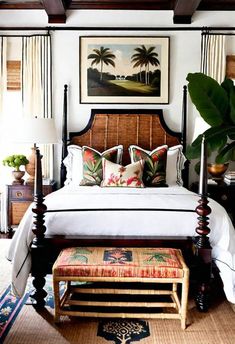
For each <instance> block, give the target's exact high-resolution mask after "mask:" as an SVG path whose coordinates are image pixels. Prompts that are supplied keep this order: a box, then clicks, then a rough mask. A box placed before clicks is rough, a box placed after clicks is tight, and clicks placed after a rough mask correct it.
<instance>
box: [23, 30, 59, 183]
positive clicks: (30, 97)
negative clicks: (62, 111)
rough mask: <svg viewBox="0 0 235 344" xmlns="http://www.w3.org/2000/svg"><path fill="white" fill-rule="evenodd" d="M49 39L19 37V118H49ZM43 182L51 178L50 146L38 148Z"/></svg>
mask: <svg viewBox="0 0 235 344" xmlns="http://www.w3.org/2000/svg"><path fill="white" fill-rule="evenodd" d="M51 95H52V89H51V37H50V36H49V35H35V36H30V37H22V101H23V115H24V116H33V117H35V116H37V117H39V118H40V117H46V118H51V116H52V110H51V107H52V105H51ZM40 150H41V152H42V155H43V159H42V169H43V175H44V178H50V179H52V178H53V151H52V145H43V146H42V147H40Z"/></svg>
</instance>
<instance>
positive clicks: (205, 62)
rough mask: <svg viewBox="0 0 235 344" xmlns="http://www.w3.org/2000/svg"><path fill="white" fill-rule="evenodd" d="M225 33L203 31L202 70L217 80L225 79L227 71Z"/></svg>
mask: <svg viewBox="0 0 235 344" xmlns="http://www.w3.org/2000/svg"><path fill="white" fill-rule="evenodd" d="M225 37H226V36H225V35H221V34H219V35H217V34H210V33H208V34H207V33H202V40H201V72H202V73H204V74H206V75H208V76H210V77H212V78H213V79H215V80H217V81H218V82H219V83H220V84H221V82H223V81H224V78H225V73H226V53H225Z"/></svg>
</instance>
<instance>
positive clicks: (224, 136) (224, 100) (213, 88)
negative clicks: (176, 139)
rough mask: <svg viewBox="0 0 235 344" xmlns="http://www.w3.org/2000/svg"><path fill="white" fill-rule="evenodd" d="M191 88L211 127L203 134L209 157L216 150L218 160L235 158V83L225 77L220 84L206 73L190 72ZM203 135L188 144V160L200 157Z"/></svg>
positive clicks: (194, 99) (199, 108) (201, 112)
mask: <svg viewBox="0 0 235 344" xmlns="http://www.w3.org/2000/svg"><path fill="white" fill-rule="evenodd" d="M187 80H188V82H189V83H188V90H189V94H190V97H191V100H192V102H193V104H194V105H195V106H196V108H197V110H198V112H199V113H200V115H201V117H202V118H203V119H204V120H205V121H206V122H207V123H208V124H209V125H210V126H211V128H209V129H207V130H206V131H205V132H204V133H203V135H204V136H205V140H206V142H207V150H208V156H209V155H210V154H211V153H212V152H216V153H217V156H216V162H217V163H225V162H228V161H229V160H235V143H234V142H233V140H235V86H234V84H233V81H232V80H230V79H225V80H224V82H222V84H221V85H220V84H219V83H218V82H217V81H216V80H214V79H213V78H211V77H209V76H207V75H205V74H203V73H189V74H188V76H187ZM201 140H202V135H199V136H198V137H197V138H196V140H194V141H193V143H192V144H191V145H189V146H188V147H187V150H186V156H187V158H188V159H190V160H191V159H196V158H199V157H200V151H201Z"/></svg>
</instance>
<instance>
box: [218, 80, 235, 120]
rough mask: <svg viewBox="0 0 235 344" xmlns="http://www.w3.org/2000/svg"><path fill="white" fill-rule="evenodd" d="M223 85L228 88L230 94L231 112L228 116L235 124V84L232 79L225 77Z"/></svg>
mask: <svg viewBox="0 0 235 344" xmlns="http://www.w3.org/2000/svg"><path fill="white" fill-rule="evenodd" d="M221 86H222V87H223V88H224V89H225V90H226V92H227V94H228V96H229V113H228V115H227V116H226V117H227V118H228V119H230V120H231V121H232V123H233V124H235V86H234V84H233V81H232V80H231V79H225V80H224V82H222V84H221Z"/></svg>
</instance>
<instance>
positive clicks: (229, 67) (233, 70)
mask: <svg viewBox="0 0 235 344" xmlns="http://www.w3.org/2000/svg"><path fill="white" fill-rule="evenodd" d="M226 76H227V77H228V78H230V79H235V55H228V56H226Z"/></svg>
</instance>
